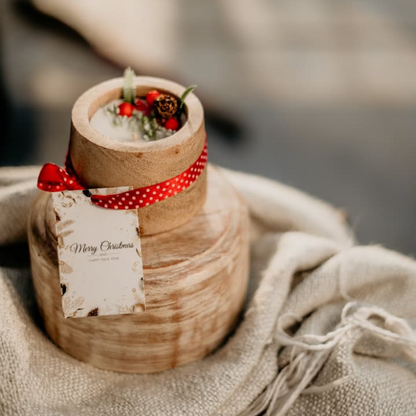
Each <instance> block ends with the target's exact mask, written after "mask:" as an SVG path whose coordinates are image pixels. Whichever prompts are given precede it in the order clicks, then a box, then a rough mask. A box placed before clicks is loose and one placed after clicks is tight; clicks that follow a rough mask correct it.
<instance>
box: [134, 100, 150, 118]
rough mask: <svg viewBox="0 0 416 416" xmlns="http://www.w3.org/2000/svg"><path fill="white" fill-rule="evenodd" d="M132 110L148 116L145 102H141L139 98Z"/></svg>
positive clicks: (147, 107)
mask: <svg viewBox="0 0 416 416" xmlns="http://www.w3.org/2000/svg"><path fill="white" fill-rule="evenodd" d="M134 108H135V109H136V110H137V111H141V112H142V113H144V115H145V116H148V115H149V113H150V111H149V106H148V105H147V103H146V101H143V100H141V99H140V98H139V99H138V100H137V101H136V104H135V105H134Z"/></svg>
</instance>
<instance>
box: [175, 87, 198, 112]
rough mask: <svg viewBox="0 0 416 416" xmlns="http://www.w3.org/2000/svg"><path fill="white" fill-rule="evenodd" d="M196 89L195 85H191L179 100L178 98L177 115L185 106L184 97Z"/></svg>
mask: <svg viewBox="0 0 416 416" xmlns="http://www.w3.org/2000/svg"><path fill="white" fill-rule="evenodd" d="M196 87H197V85H191V86H189V87H188V88H187V89H186V90H185V91H184V92H183V94H182V95H181V98H179V113H180V112H181V111H182V108H183V106H184V104H185V99H186V97H187V96H188V95H189V94H190V93H191V92H192V91H193V90H194V89H195V88H196Z"/></svg>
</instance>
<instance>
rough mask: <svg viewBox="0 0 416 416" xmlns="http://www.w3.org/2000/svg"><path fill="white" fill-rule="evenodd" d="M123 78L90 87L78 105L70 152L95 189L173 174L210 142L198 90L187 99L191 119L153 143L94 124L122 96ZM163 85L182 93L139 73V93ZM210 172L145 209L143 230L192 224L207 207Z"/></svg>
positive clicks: (141, 217)
mask: <svg viewBox="0 0 416 416" xmlns="http://www.w3.org/2000/svg"><path fill="white" fill-rule="evenodd" d="M122 85H123V79H122V78H117V79H113V80H110V81H107V82H104V83H102V84H99V85H97V86H95V87H93V88H91V89H90V90H88V91H87V92H85V93H84V94H83V95H81V97H80V98H79V99H78V100H77V101H76V103H75V105H74V108H73V110H72V129H71V140H70V144H69V155H70V157H71V161H72V164H73V166H74V169H75V172H76V173H77V177H78V179H79V180H80V182H81V183H82V184H83V185H85V187H89V188H103V187H117V186H125V185H128V186H133V188H141V187H144V186H148V185H153V184H156V183H160V182H163V181H166V180H168V179H170V178H173V177H175V176H177V175H179V174H180V173H182V172H183V171H185V170H186V169H187V168H188V167H189V166H191V165H192V164H193V163H194V162H195V160H196V159H198V156H199V155H200V154H201V152H202V150H203V148H204V144H205V125H204V112H203V108H202V105H201V103H200V101H199V100H198V98H197V97H196V96H195V95H194V94H190V95H189V96H188V97H187V99H186V104H185V105H186V107H185V114H186V122H185V124H184V125H183V126H182V127H181V128H180V129H179V130H178V131H177V132H176V133H175V134H174V135H172V136H170V137H167V138H164V139H162V140H157V141H153V142H144V141H137V142H126V141H118V140H114V139H111V138H110V137H107V136H105V135H103V134H102V133H100V132H99V131H98V130H96V129H95V128H94V127H93V126H92V125H91V123H90V119H91V118H92V116H93V114H94V113H95V112H96V111H97V110H98V109H100V108H101V107H102V106H103V105H105V104H107V103H109V102H111V101H113V100H116V99H119V98H120V97H121V94H122ZM153 89H157V90H159V91H163V92H169V93H172V94H174V95H176V96H178V97H179V96H180V95H181V94H182V93H183V91H184V90H185V88H184V87H182V86H181V85H179V84H176V83H174V82H171V81H167V80H164V79H160V78H151V77H137V78H136V93H137V95H138V96H144V95H146V94H147V92H149V91H151V90H153ZM206 180H207V178H206V173H203V174H202V175H201V176H200V177H199V178H198V179H197V180H196V181H195V182H194V183H193V184H192V185H191V186H190V187H188V188H187V189H186V190H184V191H183V192H180V193H179V194H178V195H176V196H175V197H174V198H169V199H167V200H166V201H162V202H160V203H157V204H153V205H149V206H148V207H144V208H141V209H140V210H139V223H140V231H141V234H143V235H145V234H155V233H160V232H162V231H167V230H170V229H172V228H175V227H177V226H179V225H181V224H184V223H186V222H187V221H189V219H190V218H191V217H192V216H193V215H195V213H196V212H197V211H198V210H199V209H200V208H201V207H202V205H203V204H204V200H205V195H206Z"/></svg>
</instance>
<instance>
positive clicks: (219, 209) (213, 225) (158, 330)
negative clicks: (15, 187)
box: [29, 166, 249, 373]
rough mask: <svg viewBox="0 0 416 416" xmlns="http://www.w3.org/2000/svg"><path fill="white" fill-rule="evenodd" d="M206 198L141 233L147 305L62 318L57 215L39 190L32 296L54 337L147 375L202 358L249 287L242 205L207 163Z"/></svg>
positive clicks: (99, 363)
mask: <svg viewBox="0 0 416 416" xmlns="http://www.w3.org/2000/svg"><path fill="white" fill-rule="evenodd" d="M207 175H208V187H207V199H206V202H205V203H204V205H203V207H202V208H201V209H200V210H199V212H198V213H197V214H196V215H195V216H194V217H193V218H192V219H191V220H190V221H189V222H187V223H186V224H184V225H182V226H180V227H178V228H175V229H174V230H171V231H169V232H165V233H161V234H156V235H149V236H142V241H141V244H142V253H143V264H144V279H145V283H144V286H145V295H146V311H145V312H142V313H139V314H135V315H119V316H99V317H89V318H77V319H64V317H63V314H62V307H61V291H60V285H59V275H58V266H57V252H56V237H55V233H54V229H55V228H54V221H55V219H54V213H53V210H52V205H51V203H50V200H51V198H50V195H49V194H47V193H41V195H40V196H39V198H38V199H37V201H36V203H35V205H34V207H33V209H32V213H31V216H30V224H29V246H30V251H31V259H32V273H33V280H34V286H35V292H36V297H37V301H38V304H39V307H40V310H41V314H42V316H43V318H44V322H45V327H46V330H47V332H48V333H49V335H50V336H51V338H52V340H53V341H54V342H55V343H56V344H57V345H59V346H60V347H61V348H63V349H64V350H65V351H66V352H68V353H69V354H71V355H72V356H74V357H76V358H78V359H80V360H82V361H85V362H88V363H90V364H92V365H94V366H96V367H99V368H103V369H107V370H114V371H120V372H129V373H152V372H157V371H162V370H166V369H169V368H174V367H176V366H178V365H182V364H185V363H188V362H190V361H194V360H197V359H200V358H202V357H204V356H205V355H207V354H209V353H210V352H211V351H212V350H213V349H214V348H216V347H217V346H218V345H219V344H220V343H221V342H222V341H223V340H224V338H225V337H226V336H227V334H229V332H230V331H231V330H232V328H233V326H234V325H235V323H236V320H237V318H238V315H239V313H240V310H241V307H242V304H243V302H244V298H245V295H246V289H247V280H248V263H249V242H248V238H249V237H248V235H249V231H248V213H247V209H246V206H245V204H244V203H243V201H242V200H241V199H240V197H239V196H238V195H237V193H236V191H235V190H234V189H233V188H232V186H231V185H230V184H229V183H228V182H227V181H226V180H225V178H224V177H223V176H222V174H221V172H220V171H218V170H217V169H216V168H214V167H212V166H209V167H208V170H207Z"/></svg>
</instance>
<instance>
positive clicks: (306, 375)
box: [240, 302, 416, 416]
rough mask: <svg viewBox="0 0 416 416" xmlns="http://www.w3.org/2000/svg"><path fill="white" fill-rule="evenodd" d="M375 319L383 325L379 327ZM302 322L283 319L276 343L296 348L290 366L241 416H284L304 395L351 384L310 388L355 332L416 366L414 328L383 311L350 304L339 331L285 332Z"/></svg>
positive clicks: (373, 307) (280, 321) (338, 383)
mask: <svg viewBox="0 0 416 416" xmlns="http://www.w3.org/2000/svg"><path fill="white" fill-rule="evenodd" d="M375 319H377V321H378V322H380V321H381V324H379V325H377V324H376V323H375ZM298 320H299V319H297V317H295V316H293V315H289V314H286V315H284V316H282V317H281V318H280V319H279V321H278V323H277V328H276V334H275V338H274V340H275V342H277V344H278V345H281V346H287V347H292V352H291V357H290V362H289V364H288V365H287V366H285V367H284V368H283V369H282V370H281V371H280V372H279V374H278V375H277V377H276V378H275V380H274V381H273V382H272V383H271V384H270V385H269V386H268V387H267V388H266V390H265V391H264V392H263V393H262V394H261V395H260V396H259V397H258V398H257V399H256V400H255V401H254V402H253V403H252V404H251V405H250V406H249V407H248V408H247V409H246V410H245V411H244V412H243V413H241V414H240V416H257V415H260V414H264V415H265V416H271V415H273V416H283V415H285V414H286V412H287V411H288V410H289V408H290V407H291V406H292V404H293V403H294V402H295V400H296V399H297V398H298V397H299V396H300V395H301V394H312V393H321V392H324V391H327V390H329V389H332V388H334V387H336V386H338V385H340V384H342V383H344V382H345V381H347V380H348V377H343V378H341V379H338V380H334V381H332V382H331V383H328V384H326V385H324V386H311V387H309V388H307V386H308V385H309V384H310V383H311V382H312V381H313V379H314V378H315V377H316V375H317V374H318V372H319V371H320V370H321V369H322V367H323V366H324V364H325V362H326V361H327V359H328V357H329V355H330V354H331V353H332V351H333V350H334V348H335V347H336V346H337V345H338V344H339V343H340V341H341V340H342V339H343V338H344V337H345V336H346V334H347V333H350V332H351V331H359V332H361V333H363V332H367V333H371V334H372V335H374V336H376V337H377V338H379V339H380V340H383V341H385V342H386V343H389V344H392V345H393V344H394V345H396V346H398V347H401V351H402V352H403V354H404V355H405V356H406V358H408V359H409V360H410V361H413V362H416V335H415V333H414V332H413V330H412V328H411V327H410V325H409V324H408V323H407V322H406V321H405V320H404V319H401V318H398V317H395V316H394V315H391V314H390V313H388V312H387V311H385V310H384V309H382V308H378V307H375V306H368V307H367V306H359V305H358V303H357V302H350V303H348V304H346V305H345V306H344V308H343V310H342V315H341V322H340V324H339V325H338V327H337V329H335V330H334V331H332V332H329V333H328V334H326V335H312V334H310V335H302V336H298V337H297V336H294V337H291V336H290V335H288V334H287V333H286V331H285V329H284V328H288V327H290V326H291V324H293V323H295V322H296V321H298Z"/></svg>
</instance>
